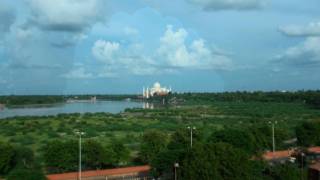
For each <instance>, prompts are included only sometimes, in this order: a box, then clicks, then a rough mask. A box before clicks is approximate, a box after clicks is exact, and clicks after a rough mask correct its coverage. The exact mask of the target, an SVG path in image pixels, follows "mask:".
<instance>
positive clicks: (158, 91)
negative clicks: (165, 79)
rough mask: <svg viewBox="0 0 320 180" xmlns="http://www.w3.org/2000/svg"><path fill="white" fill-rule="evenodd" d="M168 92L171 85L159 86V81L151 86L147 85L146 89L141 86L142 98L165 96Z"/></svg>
mask: <svg viewBox="0 0 320 180" xmlns="http://www.w3.org/2000/svg"><path fill="white" fill-rule="evenodd" d="M169 93H171V87H170V88H166V87H161V85H160V83H159V82H156V83H154V84H153V87H151V88H149V87H147V88H146V89H145V88H144V87H143V92H142V95H143V98H146V99H149V98H150V97H153V96H166V95H168V94H169Z"/></svg>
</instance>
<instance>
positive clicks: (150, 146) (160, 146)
mask: <svg viewBox="0 0 320 180" xmlns="http://www.w3.org/2000/svg"><path fill="white" fill-rule="evenodd" d="M167 143H168V138H167V135H166V134H165V133H163V132H161V131H159V130H150V131H147V132H145V133H144V135H143V137H142V142H141V145H140V152H139V155H140V157H141V159H142V161H143V162H144V163H151V161H152V160H153V159H154V158H155V157H156V156H157V155H158V154H159V153H160V152H161V151H163V150H164V149H165V148H166V146H167Z"/></svg>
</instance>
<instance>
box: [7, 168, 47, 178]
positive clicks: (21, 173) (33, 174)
mask: <svg viewBox="0 0 320 180" xmlns="http://www.w3.org/2000/svg"><path fill="white" fill-rule="evenodd" d="M46 179H47V178H46V176H45V175H44V173H43V172H42V171H41V169H28V168H24V169H21V168H18V169H15V170H12V171H11V172H10V174H9V175H8V177H7V180H46Z"/></svg>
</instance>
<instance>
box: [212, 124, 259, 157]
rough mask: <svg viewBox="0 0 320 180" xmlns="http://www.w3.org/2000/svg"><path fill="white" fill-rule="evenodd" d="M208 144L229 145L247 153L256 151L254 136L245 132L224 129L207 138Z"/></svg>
mask: <svg viewBox="0 0 320 180" xmlns="http://www.w3.org/2000/svg"><path fill="white" fill-rule="evenodd" d="M209 142H212V143H218V142H225V143H229V144H231V145H233V146H234V147H237V148H240V149H243V150H245V151H246V152H248V153H254V152H255V150H256V148H255V138H254V136H253V135H252V134H251V133H250V131H245V130H238V129H224V130H221V131H218V132H215V133H213V134H212V135H211V137H210V138H209Z"/></svg>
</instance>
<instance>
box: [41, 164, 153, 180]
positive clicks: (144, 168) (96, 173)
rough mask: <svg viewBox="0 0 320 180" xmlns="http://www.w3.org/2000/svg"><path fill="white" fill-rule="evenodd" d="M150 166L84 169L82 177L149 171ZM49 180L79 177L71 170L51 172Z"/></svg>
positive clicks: (67, 179)
mask: <svg viewBox="0 0 320 180" xmlns="http://www.w3.org/2000/svg"><path fill="white" fill-rule="evenodd" d="M149 170H150V166H147V165H146V166H134V167H125V168H115V169H105V170H92V171H83V172H82V173H81V175H82V178H86V177H87V178H89V177H101V176H116V175H127V174H139V173H148V172H149ZM47 178H48V180H73V179H77V178H78V172H70V173H63V174H50V175H47Z"/></svg>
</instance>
